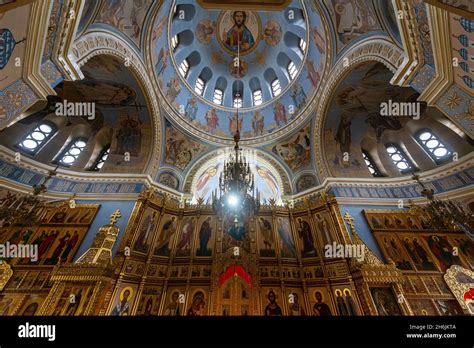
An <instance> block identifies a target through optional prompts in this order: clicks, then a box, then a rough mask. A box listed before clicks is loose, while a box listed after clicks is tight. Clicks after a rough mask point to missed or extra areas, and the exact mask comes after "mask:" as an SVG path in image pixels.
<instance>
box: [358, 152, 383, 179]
mask: <svg viewBox="0 0 474 348" xmlns="http://www.w3.org/2000/svg"><path fill="white" fill-rule="evenodd" d="M362 157H364V161H365V164H366V165H367V169H369V172H370V174H372V176H375V177H379V176H382V174H380V171H379V170H378V168H377V166H376V165H375V163H374V161H373V160H372V157H371V156H370V155H369V153H368V152H367V151H364V150H362Z"/></svg>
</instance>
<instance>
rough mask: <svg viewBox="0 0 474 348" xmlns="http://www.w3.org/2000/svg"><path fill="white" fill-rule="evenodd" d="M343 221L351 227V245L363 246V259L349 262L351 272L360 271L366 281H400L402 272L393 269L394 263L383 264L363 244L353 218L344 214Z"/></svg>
mask: <svg viewBox="0 0 474 348" xmlns="http://www.w3.org/2000/svg"><path fill="white" fill-rule="evenodd" d="M344 220H345V221H346V222H347V223H348V224H349V226H350V227H351V232H352V243H353V244H356V245H358V244H362V245H363V246H364V250H365V252H364V259H363V260H362V261H359V260H358V259H357V258H353V259H352V260H351V262H350V267H351V270H360V271H362V274H363V276H364V279H365V280H366V281H373V282H383V283H392V282H397V281H400V280H401V278H402V277H403V275H402V272H401V271H400V270H399V269H397V268H396V267H395V263H394V262H393V261H392V260H390V261H389V264H388V265H387V264H384V263H383V262H382V261H380V259H379V258H378V257H377V256H375V254H374V253H373V252H372V250H370V248H369V247H368V246H367V245H366V244H365V243H364V241H363V240H362V239H361V238H360V236H359V234H358V233H357V230H356V227H355V224H354V218H353V217H352V216H351V215H350V214H349V213H348V212H346V213H345V214H344Z"/></svg>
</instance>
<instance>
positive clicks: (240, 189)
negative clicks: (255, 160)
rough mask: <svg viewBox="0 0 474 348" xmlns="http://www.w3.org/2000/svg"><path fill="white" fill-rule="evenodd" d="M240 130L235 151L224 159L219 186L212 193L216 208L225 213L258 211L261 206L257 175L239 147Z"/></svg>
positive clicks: (235, 136)
mask: <svg viewBox="0 0 474 348" xmlns="http://www.w3.org/2000/svg"><path fill="white" fill-rule="evenodd" d="M239 141H240V132H239V130H237V132H236V133H235V135H234V142H235V146H234V153H230V154H229V156H228V158H227V159H226V160H225V161H224V168H223V170H222V172H221V174H220V176H219V187H218V189H216V190H215V191H214V192H213V194H212V204H213V206H214V208H215V210H217V211H220V212H223V213H233V214H234V215H237V214H236V213H238V212H239V213H244V212H250V211H257V210H258V209H259V207H260V193H259V192H258V189H256V188H255V177H254V174H253V173H252V170H251V167H250V163H249V162H248V161H247V158H246V157H245V156H244V155H243V154H242V149H241V148H240V147H239Z"/></svg>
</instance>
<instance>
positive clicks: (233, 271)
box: [219, 265, 252, 287]
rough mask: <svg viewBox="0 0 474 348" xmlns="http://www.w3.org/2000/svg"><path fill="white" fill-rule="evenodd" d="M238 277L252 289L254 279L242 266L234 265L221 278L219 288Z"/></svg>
mask: <svg viewBox="0 0 474 348" xmlns="http://www.w3.org/2000/svg"><path fill="white" fill-rule="evenodd" d="M233 276H236V277H237V276H238V277H240V278H242V279H243V280H244V281H245V282H246V283H247V284H248V285H249V286H250V287H252V277H251V276H250V274H248V273H247V272H246V271H245V270H244V268H243V267H242V266H239V265H232V266H230V267H229V268H227V269H226V271H225V272H224V273H222V274H221V276H220V277H219V286H222V285H223V284H224V283H225V282H226V281H227V280H228V279H229V278H231V277H233Z"/></svg>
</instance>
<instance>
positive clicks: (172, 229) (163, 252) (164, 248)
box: [153, 214, 178, 256]
mask: <svg viewBox="0 0 474 348" xmlns="http://www.w3.org/2000/svg"><path fill="white" fill-rule="evenodd" d="M177 225H178V222H177V217H176V216H174V215H168V214H165V215H163V217H162V218H161V223H160V227H159V228H158V230H157V235H158V238H157V239H156V241H155V245H154V249H153V250H154V252H153V254H154V255H157V256H170V250H171V241H172V237H173V235H174V234H175V233H176V231H177Z"/></svg>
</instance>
